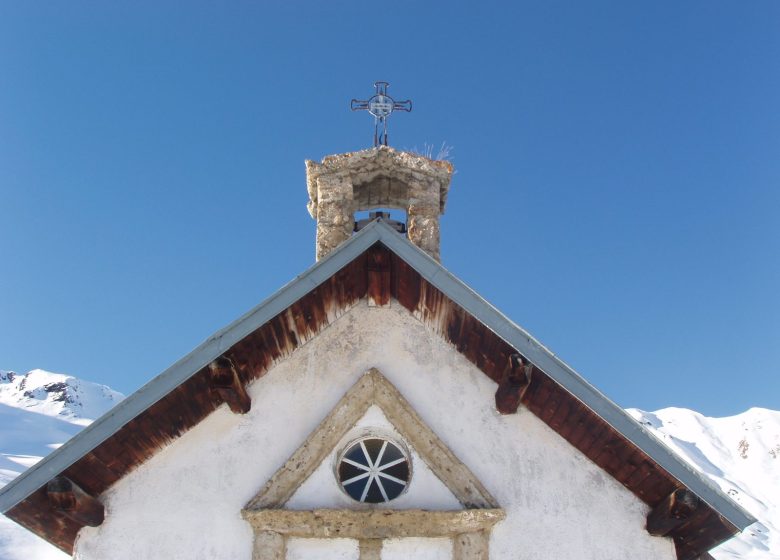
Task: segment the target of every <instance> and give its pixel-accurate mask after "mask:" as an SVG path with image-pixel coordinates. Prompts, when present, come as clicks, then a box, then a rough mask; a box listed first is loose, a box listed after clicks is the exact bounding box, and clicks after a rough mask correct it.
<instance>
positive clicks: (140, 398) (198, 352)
mask: <svg viewBox="0 0 780 560" xmlns="http://www.w3.org/2000/svg"><path fill="white" fill-rule="evenodd" d="M377 242H381V243H382V244H383V245H385V246H386V247H387V248H388V249H389V250H391V251H393V252H394V253H395V254H396V255H397V256H398V257H399V258H401V259H403V260H404V261H405V262H407V264H409V265H410V266H411V267H412V268H413V269H415V270H416V271H417V273H418V274H420V275H421V276H422V277H423V278H424V279H425V280H426V281H428V282H429V283H430V284H432V285H433V286H435V287H436V288H437V289H439V290H440V291H441V292H443V293H444V294H445V295H446V296H447V297H449V298H450V299H451V300H452V301H453V302H454V303H456V304H457V305H459V306H460V307H462V308H463V309H464V310H466V311H467V312H468V313H470V314H471V315H473V316H474V317H475V318H476V319H477V320H479V321H480V322H482V323H483V324H484V325H485V326H486V327H487V328H489V329H490V330H492V331H493V332H494V333H495V334H496V335H497V336H499V337H500V338H502V339H504V340H505V341H506V342H507V343H508V344H510V345H511V346H512V347H514V348H516V349H517V350H518V351H519V352H521V353H522V354H523V355H524V356H525V357H526V358H527V359H529V360H530V361H531V362H533V363H534V364H535V365H536V366H537V367H538V368H540V369H541V370H542V371H544V372H545V373H546V374H547V375H549V376H550V378H551V379H553V380H554V381H555V382H556V383H558V384H559V385H560V386H561V387H563V388H564V389H565V390H566V391H568V392H569V393H571V394H572V395H573V396H574V397H575V398H577V399H578V400H580V401H581V402H582V403H583V404H585V405H586V406H587V407H588V408H590V409H591V410H592V411H593V412H594V413H595V414H597V415H598V416H599V417H600V418H601V419H602V420H604V421H605V422H607V423H608V424H610V425H611V426H612V427H613V428H614V429H615V430H617V431H618V432H619V433H620V434H621V435H622V436H623V437H625V438H626V439H627V440H629V441H630V442H631V443H633V444H634V445H636V446H637V447H638V448H639V449H641V450H642V451H644V452H645V453H646V454H647V455H648V456H649V457H650V458H651V459H653V460H654V461H655V462H656V463H657V464H658V465H659V466H660V467H661V468H663V469H665V470H666V471H667V472H668V473H669V474H670V475H672V476H673V477H674V478H676V479H677V480H678V481H679V482H680V483H681V484H683V485H684V486H686V487H687V488H689V489H690V490H691V491H693V492H694V493H695V494H697V495H698V496H699V497H700V498H701V499H702V500H704V501H705V502H706V503H707V504H709V505H710V507H712V508H713V509H714V510H715V511H716V512H717V513H718V514H720V515H721V516H723V517H724V518H725V519H726V520H727V521H728V522H729V523H731V524H732V525H734V526H735V527H736V528H738V529H739V530H742V529H744V528H745V527H747V526H748V525H750V524H751V523H753V522H755V521H756V519H755V518H753V516H752V515H750V514H749V513H748V512H747V511H745V510H744V509H743V508H742V507H741V506H739V505H738V504H736V503H734V502H733V501H732V500H731V499H729V498H728V497H727V496H726V495H725V494H723V493H722V492H721V491H720V489H718V488H717V487H716V486H715V485H714V484H713V483H711V482H710V481H709V480H707V479H705V478H704V477H703V476H702V475H701V474H700V473H698V472H696V471H694V470H693V469H692V468H691V467H690V466H688V465H687V464H686V463H684V461H683V460H682V459H681V458H680V457H678V456H677V455H676V454H675V453H674V452H672V451H671V450H670V449H669V448H667V447H666V446H665V445H664V444H663V443H662V442H660V441H658V440H657V439H656V438H655V437H654V436H653V435H652V434H651V433H650V432H648V431H647V430H646V429H645V428H644V427H643V426H641V425H640V424H639V423H638V422H636V421H635V420H634V419H633V418H632V417H631V416H630V415H629V414H628V413H627V412H626V411H624V410H623V409H622V408H621V407H619V406H618V405H617V404H615V403H614V402H612V401H611V400H610V399H609V398H608V397H606V396H605V395H604V394H603V393H601V392H600V391H598V389H596V388H595V387H594V386H592V385H590V384H589V383H588V382H587V381H586V380H585V379H584V378H582V377H581V376H580V375H579V374H578V373H577V372H576V371H574V369H573V368H571V367H570V366H568V365H567V364H566V363H564V362H563V361H562V360H560V359H559V358H558V357H557V356H556V355H555V354H554V353H553V352H552V351H551V350H549V349H548V348H546V347H545V346H544V345H542V344H541V343H540V342H539V341H537V340H536V339H535V338H534V337H533V336H531V335H530V334H529V333H528V332H526V331H525V330H524V329H523V328H522V327H520V326H518V325H517V324H515V323H513V322H512V321H511V320H510V319H508V318H507V317H506V316H504V315H503V314H502V313H501V312H500V311H498V310H497V309H496V308H495V307H493V306H492V305H491V304H490V303H488V302H487V301H486V300H485V299H483V298H482V297H481V296H479V295H478V294H477V293H476V292H475V291H474V290H472V289H471V288H469V287H468V286H467V285H466V284H464V283H463V282H462V281H461V280H459V279H458V278H457V277H455V276H454V275H453V274H452V273H450V272H449V271H448V270H447V269H445V268H444V267H443V266H442V265H441V264H440V263H438V262H437V261H435V260H434V259H433V258H431V257H430V256H428V254H426V253H425V252H423V251H422V250H421V249H419V248H417V247H415V246H414V245H412V243H410V242H409V241H408V240H407V239H406V238H404V237H402V236H401V235H399V234H398V233H397V232H396V231H395V230H393V229H392V228H390V226H388V225H387V224H385V223H383V222H382V221H381V219H380V220H377V221H375V222H372V223H371V224H369V225H368V226H366V227H365V228H363V229H362V230H361V231H360V232H358V233H357V234H355V235H353V236H352V237H351V238H350V239H349V240H347V241H346V242H344V243H343V244H342V245H341V246H339V247H338V248H336V249H335V250H334V251H333V252H332V253H330V254H329V255H328V256H327V257H325V258H324V259H322V260H320V261H319V262H317V263H315V264H314V265H313V266H311V267H310V268H309V269H308V270H306V271H305V272H304V273H303V274H301V275H299V276H297V277H296V278H295V279H294V280H292V281H291V282H289V283H288V284H286V285H285V286H283V287H282V288H281V289H279V290H278V291H277V292H276V293H274V294H273V295H272V296H270V297H269V298H267V299H266V300H265V301H263V302H262V303H260V304H259V305H257V306H255V307H254V308H253V309H252V310H250V311H249V312H247V313H246V314H244V315H243V316H241V317H240V318H238V319H237V320H235V321H233V322H232V323H230V324H229V325H227V326H226V327H224V328H222V329H220V330H219V331H217V332H216V333H215V334H213V335H212V336H210V337H209V338H207V339H206V340H205V341H204V342H203V343H201V344H200V345H199V346H198V347H196V348H195V349H194V350H193V351H192V352H190V353H189V354H187V355H186V356H184V357H183V358H181V359H180V360H178V361H177V362H175V363H174V364H173V365H171V366H170V367H169V368H167V369H166V370H165V371H163V372H162V373H161V374H160V375H158V376H157V377H155V378H154V379H152V380H151V381H149V382H148V383H147V384H146V385H144V386H143V387H141V388H140V389H139V390H138V391H136V392H135V393H133V394H132V395H130V396H129V397H127V398H126V399H125V400H123V401H122V402H120V403H119V404H118V405H117V406H115V407H114V408H112V409H111V410H110V411H108V412H107V413H106V414H104V415H103V416H102V417H100V418H99V419H98V420H96V421H95V422H94V423H92V424H91V425H90V426H88V427H87V428H85V429H84V430H82V431H81V432H79V433H78V434H77V435H76V436H74V437H73V438H71V439H70V440H69V441H68V442H66V443H65V444H64V445H63V446H62V447H60V448H59V449H57V450H55V451H54V452H52V453H51V454H49V455H48V456H46V457H45V458H44V459H42V460H41V461H39V462H38V463H36V464H35V465H34V466H32V467H30V468H29V469H27V470H26V471H25V472H23V473H22V474H21V475H19V476H18V477H17V478H15V479H14V480H13V481H11V482H10V483H9V484H8V485H6V486H5V487H4V488H2V489H0V511H2V512H3V513H5V512H7V511H8V510H9V509H11V508H13V507H14V506H16V505H17V504H18V503H19V502H21V501H23V500H24V499H25V498H27V497H28V496H29V495H30V494H32V493H33V492H35V491H36V490H37V489H38V488H40V487H42V486H43V485H45V484H46V483H47V482H48V481H49V480H50V479H51V478H52V477H54V476H56V475H58V474H60V473H61V472H63V471H64V470H65V469H67V468H68V467H69V466H71V465H72V464H73V463H75V462H76V461H78V460H79V459H81V457H83V456H84V455H86V454H87V453H89V452H90V451H92V450H93V449H94V448H95V447H97V446H98V445H99V444H101V443H102V442H103V441H105V440H106V439H107V438H109V437H110V436H111V435H113V434H114V433H115V432H116V431H117V430H119V429H120V428H121V427H122V426H124V425H125V424H127V423H128V422H130V421H131V420H132V419H133V418H135V417H137V416H138V415H139V414H141V413H142V412H144V411H145V410H146V409H147V408H149V407H150V406H152V405H153V404H154V403H156V402H157V401H159V400H160V399H162V398H163V397H164V396H165V395H167V394H168V393H169V392H170V391H172V390H173V389H175V388H176V387H177V386H179V385H180V384H181V383H183V382H184V381H186V380H187V379H189V378H190V377H191V376H192V375H194V374H195V373H197V372H198V371H200V369H202V368H203V367H204V366H206V365H207V364H208V363H210V362H211V361H213V360H214V359H216V358H217V357H219V356H220V355H221V354H222V353H223V352H224V351H225V350H227V349H228V348H230V347H231V346H232V345H234V344H235V343H237V342H238V341H239V340H241V339H242V338H244V337H245V336H247V335H248V334H250V333H251V332H253V331H254V330H255V329H257V328H259V327H260V326H262V325H263V324H265V323H266V322H268V321H269V320H270V319H272V318H273V317H275V316H276V315H278V314H279V313H281V312H282V311H283V310H284V309H286V308H287V307H289V306H290V305H292V304H293V303H294V302H295V301H297V300H298V299H300V298H301V297H303V296H304V295H305V294H307V293H308V292H310V291H311V290H313V289H314V288H316V287H317V286H319V285H320V284H322V283H323V282H325V281H326V280H327V279H328V278H330V277H331V276H332V275H334V274H335V273H337V272H338V271H339V270H340V269H341V268H343V267H344V266H346V265H347V264H349V263H350V262H351V261H353V260H354V259H355V258H357V257H358V256H359V255H360V254H362V253H363V252H364V251H366V250H367V249H368V248H370V247H371V246H372V245H374V244H375V243H377Z"/></svg>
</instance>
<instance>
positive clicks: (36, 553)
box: [0, 369, 123, 560]
mask: <svg viewBox="0 0 780 560" xmlns="http://www.w3.org/2000/svg"><path fill="white" fill-rule="evenodd" d="M122 398H123V396H122V395H121V394H120V393H117V392H116V391H112V390H111V389H109V388H108V387H106V386H105V385H98V384H96V383H90V382H88V381H82V380H80V379H77V378H75V377H71V376H69V375H61V374H57V373H49V372H46V371H43V370H38V369H36V370H33V371H30V372H28V373H27V374H24V375H19V374H16V373H13V372H7V371H0V486H3V485H5V484H7V483H8V482H9V481H10V480H12V479H13V478H14V477H16V476H17V475H19V473H21V472H22V471H23V470H25V469H26V468H28V467H30V466H32V465H33V464H35V463H36V462H37V461H38V460H40V458H41V457H43V456H44V455H48V454H49V453H50V452H51V451H52V450H54V449H56V448H57V447H59V446H60V445H62V444H63V443H64V442H65V441H67V440H68V439H70V438H71V437H73V436H74V435H75V434H76V433H78V432H79V431H80V430H81V429H82V428H83V427H84V426H86V425H88V424H89V423H90V422H92V420H94V419H96V418H97V417H98V416H101V415H102V414H103V413H104V412H106V411H107V410H108V409H110V408H111V407H112V406H114V405H115V404H116V403H118V402H119V401H120V400H122ZM67 558H69V556H68V555H67V554H64V553H63V552H61V551H60V550H59V549H57V548H55V547H53V546H52V545H50V544H49V543H47V542H45V541H44V540H42V539H39V538H38V537H36V536H35V535H33V534H32V533H30V532H29V531H27V530H25V529H22V528H21V527H19V526H18V525H16V524H15V523H14V522H12V521H11V520H10V519H8V518H6V517H5V516H0V559H2V560H32V559H35V560H65V559H67Z"/></svg>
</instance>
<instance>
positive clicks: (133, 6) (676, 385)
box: [0, 1, 780, 415]
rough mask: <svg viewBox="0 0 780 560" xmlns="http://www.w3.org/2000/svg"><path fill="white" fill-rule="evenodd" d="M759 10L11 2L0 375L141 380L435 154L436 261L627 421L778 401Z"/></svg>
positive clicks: (779, 241) (258, 295) (771, 103)
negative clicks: (444, 200) (329, 220)
mask: <svg viewBox="0 0 780 560" xmlns="http://www.w3.org/2000/svg"><path fill="white" fill-rule="evenodd" d="M778 29H780V4H779V3H777V2H749V3H745V2H663V1H661V2H644V3H639V2H621V1H614V2H588V3H584V2H576V3H575V2H566V3H563V2H533V3H527V2H512V3H492V2H480V3H472V4H464V5H456V4H454V3H422V2H405V1H396V2H391V3H369V2H360V3H357V2H355V3H353V2H328V3H314V2H311V3H307V2H253V3H249V2H231V3H230V4H228V5H219V6H218V5H217V4H216V3H212V2H188V3H186V4H184V3H173V2H132V3H131V2H124V3H120V2H112V3H107V2H103V3H101V2H67V3H65V2H37V3H33V2H0V211H1V212H2V214H1V216H2V236H0V262H1V263H2V274H1V275H0V369H13V370H16V371H26V370H28V369H31V368H35V367H41V368H45V369H49V370H52V371H58V372H66V373H71V374H73V375H77V376H79V377H83V378H87V379H91V380H95V381H100V382H103V383H106V384H109V385H111V386H112V387H114V388H116V389H118V390H120V391H123V392H125V393H129V392H132V391H133V390H135V389H137V388H139V387H140V386H141V385H143V384H144V383H145V382H146V381H148V380H149V379H151V378H152V377H153V376H155V375H157V374H158V373H160V372H161V371H162V370H163V369H165V368H166V367H167V366H168V365H170V364H171V363H173V362H174V361H176V360H177V359H178V358H180V357H181V356H183V355H184V354H186V353H187V352H188V351H190V350H191V349H192V348H194V347H195V346H196V345H197V344H198V343H200V342H201V341H202V340H203V339H205V338H206V337H207V336H208V335H210V334H211V333H212V332H214V331H215V330H217V329H218V328H221V327H222V326H224V325H226V324H227V323H229V322H231V321H232V320H233V319H235V318H236V317H238V316H239V315H240V314H242V313H243V312H245V311H247V310H248V309H250V308H251V307H253V306H254V305H256V304H257V303H259V302H260V301H261V300H263V299H264V298H265V297H267V296H268V295H270V294H271V293H273V292H274V291H275V290H277V289H278V288H279V287H280V286H282V285H283V284H284V283H286V282H287V281H289V280H291V279H292V278H293V277H295V276H296V275H297V274H299V273H300V272H302V271H303V270H304V269H306V268H307V267H308V266H310V265H311V264H312V263H313V258H314V221H313V220H312V219H311V218H310V217H309V215H308V214H307V212H306V209H305V204H306V201H307V196H306V188H305V170H304V164H303V162H304V160H305V159H316V160H319V159H321V158H322V157H323V156H325V155H327V154H332V153H341V152H347V151H353V150H358V149H363V148H367V147H369V146H370V145H371V141H372V133H373V131H372V121H371V119H370V117H369V116H368V115H366V114H365V113H351V112H350V111H349V101H350V99H351V98H353V97H358V98H366V97H367V96H370V94H371V92H372V91H373V88H372V84H373V82H374V81H376V80H386V81H388V82H390V84H391V85H390V89H389V93H390V94H391V95H393V96H394V97H395V98H396V99H406V98H411V99H412V100H413V101H414V110H413V112H412V113H409V114H407V113H402V114H399V115H394V116H393V117H392V119H391V122H390V144H391V145H392V146H394V147H396V148H399V149H414V148H416V149H417V150H422V149H424V148H425V146H426V145H434V146H435V147H436V148H438V147H439V146H440V145H441V144H442V142H444V143H446V145H448V146H450V147H451V158H452V160H453V163H454V164H455V166H456V168H457V174H456V175H455V177H454V180H453V183H452V188H451V193H450V198H449V201H448V207H447V213H446V214H445V216H444V217H443V218H442V260H443V263H444V265H445V266H446V267H447V268H449V269H450V270H451V271H452V272H453V273H455V274H456V275H457V276H459V277H460V278H461V279H463V280H464V281H466V282H467V283H468V284H470V285H471V286H472V287H473V288H474V289H476V290H477V291H478V292H479V293H480V294H481V295H482V296H483V297H485V298H486V299H487V300H489V301H490V302H491V303H493V304H494V305H496V306H497V307H498V308H499V309H501V310H502V311H503V312H504V313H505V314H506V315H508V316H509V317H510V318H512V319H513V320H514V321H516V322H517V323H519V324H520V325H522V326H523V327H525V328H526V329H527V330H529V331H530V332H531V333H532V334H534V335H535V336H536V337H537V338H538V339H540V340H541V341H542V342H543V343H544V344H546V345H547V346H548V347H550V348H551V349H552V350H553V351H554V352H556V353H557V354H558V355H559V356H560V357H561V358H562V359H564V360H565V361H566V362H568V363H569V364H570V365H572V366H573V367H574V368H575V369H576V370H577V371H579V372H580V373H581V374H582V375H584V376H585V377H586V378H587V379H588V380H589V381H591V382H592V383H593V384H594V385H596V386H597V387H598V388H600V389H601V390H602V391H603V392H604V393H605V394H607V395H608V396H609V397H611V398H612V399H613V400H615V401H616V402H618V403H619V404H621V405H623V406H637V407H640V408H644V409H657V408H661V407H665V406H684V407H688V408H694V409H697V410H699V411H701V412H703V413H705V414H708V415H728V414H734V413H737V412H740V411H742V410H744V409H746V408H749V407H751V406H763V407H769V408H774V409H780V366H778V364H780V297H778V286H780V259H779V258H778V257H779V256H780V222H779V221H778V218H777V214H778V211H779V210H780V190H779V186H780V157H778V154H780V102H779V101H778V100H780V65H779V64H778V60H780V33H778Z"/></svg>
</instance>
